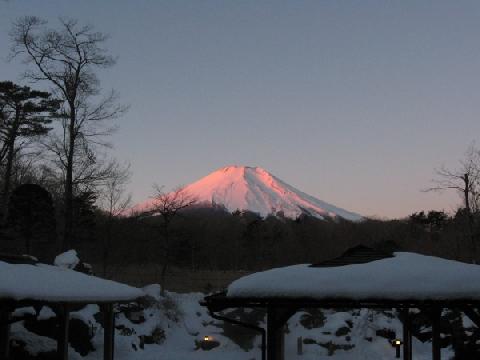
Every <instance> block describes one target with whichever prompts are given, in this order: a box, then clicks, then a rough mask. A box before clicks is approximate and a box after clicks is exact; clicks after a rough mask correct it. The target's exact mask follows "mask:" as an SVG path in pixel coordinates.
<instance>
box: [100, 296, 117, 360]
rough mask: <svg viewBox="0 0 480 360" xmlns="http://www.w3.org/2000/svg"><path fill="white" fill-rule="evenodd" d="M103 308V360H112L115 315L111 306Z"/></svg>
mask: <svg viewBox="0 0 480 360" xmlns="http://www.w3.org/2000/svg"><path fill="white" fill-rule="evenodd" d="M102 308H103V324H104V325H103V342H104V345H103V346H104V347H103V359H104V360H113V352H114V337H115V315H114V312H113V304H105V305H103V306H102Z"/></svg>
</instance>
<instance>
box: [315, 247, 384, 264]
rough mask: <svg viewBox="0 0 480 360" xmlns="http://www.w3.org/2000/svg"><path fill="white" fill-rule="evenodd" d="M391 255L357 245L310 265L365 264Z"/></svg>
mask: <svg viewBox="0 0 480 360" xmlns="http://www.w3.org/2000/svg"><path fill="white" fill-rule="evenodd" d="M391 257H393V254H391V253H387V252H383V251H379V250H375V249H372V248H370V247H367V246H365V245H358V246H355V247H353V248H350V249H348V250H347V251H345V252H344V253H343V254H342V255H340V256H339V257H336V258H334V259H330V260H326V261H322V262H319V263H316V264H312V265H310V266H311V267H335V266H344V265H352V264H366V263H369V262H371V261H375V260H381V259H386V258H391Z"/></svg>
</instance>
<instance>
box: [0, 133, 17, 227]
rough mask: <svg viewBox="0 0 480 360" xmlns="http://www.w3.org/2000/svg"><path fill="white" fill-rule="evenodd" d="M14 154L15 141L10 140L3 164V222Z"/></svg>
mask: <svg viewBox="0 0 480 360" xmlns="http://www.w3.org/2000/svg"><path fill="white" fill-rule="evenodd" d="M14 155H15V142H14V140H11V141H10V142H9V144H8V151H7V163H6V165H5V177H4V183H3V190H2V202H3V204H2V205H3V209H2V210H3V222H4V223H5V221H6V220H7V209H8V194H9V192H10V184H11V178H12V167H13V157H14Z"/></svg>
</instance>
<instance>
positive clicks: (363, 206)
mask: <svg viewBox="0 0 480 360" xmlns="http://www.w3.org/2000/svg"><path fill="white" fill-rule="evenodd" d="M23 15H37V16H40V17H44V18H46V19H49V20H51V21H52V22H53V23H52V24H54V21H55V19H56V18H57V17H58V16H69V17H75V18H78V19H79V20H80V21H81V22H86V23H90V24H92V25H94V26H95V28H96V29H97V30H99V31H102V32H106V33H108V34H110V35H111V38H110V40H109V41H108V44H107V46H108V48H109V49H110V51H111V53H112V54H114V55H116V56H118V63H117V65H116V66H115V67H114V68H112V69H109V70H106V71H102V73H101V79H102V85H103V88H104V89H106V90H108V89H110V88H115V89H117V90H118V91H119V92H120V94H121V98H122V100H123V102H124V103H127V104H130V105H131V108H130V111H129V113H128V114H127V115H126V116H125V117H124V118H122V119H121V120H120V121H119V125H120V130H119V131H118V133H117V134H116V135H115V136H114V137H113V142H114V144H115V148H114V150H113V151H114V154H115V156H116V157H117V158H119V159H120V160H126V161H129V162H130V163H131V164H132V170H133V173H134V176H133V179H132V183H131V185H130V188H131V191H132V193H133V195H134V199H135V200H138V201H140V200H144V199H145V198H146V197H148V196H149V195H150V194H151V192H152V187H151V186H152V184H153V183H158V184H163V185H165V186H166V188H172V187H175V186H177V185H181V184H188V183H190V182H192V181H194V180H197V179H198V178H200V177H202V176H204V175H207V174H208V173H209V172H211V171H213V170H215V169H217V168H219V167H222V166H226V165H231V164H237V165H250V166H261V167H264V168H265V169H267V170H269V171H270V172H272V173H273V174H274V175H277V176H278V177H279V178H281V179H283V180H284V181H286V182H287V183H290V184H291V185H293V186H295V187H297V188H299V189H301V190H302V191H304V192H307V193H309V194H311V195H313V196H316V197H318V198H320V199H322V200H325V201H328V202H331V203H333V204H335V205H337V206H340V207H344V208H346V209H348V210H351V211H356V212H358V213H360V214H362V215H377V216H382V217H398V216H406V215H408V214H410V213H412V212H414V211H419V210H422V209H425V210H426V209H445V210H447V211H450V210H452V209H453V208H454V207H455V206H456V205H457V204H458V203H459V200H458V198H457V196H456V195H455V194H444V195H439V194H435V193H428V194H426V193H423V192H421V190H422V189H424V188H426V187H428V186H429V185H430V180H431V179H432V178H433V177H434V168H435V167H439V166H440V165H442V164H445V165H446V166H451V167H454V166H455V165H456V164H457V161H458V160H459V159H460V158H462V156H463V153H464V151H465V150H466V148H467V147H468V145H469V144H470V143H471V142H472V141H474V140H479V137H480V81H479V80H480V40H479V39H480V36H479V35H480V2H479V1H477V0H472V1H439V0H435V1H433V0H432V1H418V0H402V1H399V0H398V1H392V0H385V1H370V0H362V1H333V0H331V1H320V0H315V1H299V0H295V1H294V0H292V1H280V0H276V1H257V0H255V1H253V0H252V1H250V0H241V1H228V0H221V1H220V0H219V1H211V0H191V1H181V0H180V1H145V0H135V1H133V0H131V1H126V0H103V1H94V0H82V1H70V0H55V1H54V0H41V1H40V0H10V1H1V0H0V57H1V60H0V79H10V80H14V81H18V80H19V77H18V75H19V74H20V73H21V71H22V70H23V69H24V67H23V65H22V64H21V63H18V62H16V63H7V62H6V61H4V59H5V58H6V55H7V53H8V49H9V39H8V31H9V29H10V26H11V22H12V21H13V20H14V19H15V18H17V17H19V16H23Z"/></svg>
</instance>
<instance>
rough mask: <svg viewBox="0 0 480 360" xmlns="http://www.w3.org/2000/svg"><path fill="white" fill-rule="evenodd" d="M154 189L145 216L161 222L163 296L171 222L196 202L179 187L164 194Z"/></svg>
mask: <svg viewBox="0 0 480 360" xmlns="http://www.w3.org/2000/svg"><path fill="white" fill-rule="evenodd" d="M154 189H155V195H154V197H153V202H152V205H151V207H150V209H149V210H148V211H147V214H148V215H150V216H159V218H160V220H161V223H160V226H159V230H160V237H161V241H162V246H161V250H162V270H161V274H160V283H161V287H162V290H161V291H162V295H164V294H165V287H166V275H167V271H168V267H169V266H170V261H171V259H170V257H171V254H170V246H171V240H172V232H171V227H172V221H173V220H174V219H175V217H177V216H178V214H179V212H180V211H181V210H183V209H185V208H188V207H190V206H192V205H194V204H195V203H196V202H197V200H196V199H195V198H194V197H193V196H192V195H190V194H189V193H187V192H186V191H185V189H184V188H181V187H179V188H177V189H175V190H174V191H171V192H164V191H163V188H162V187H159V186H157V185H155V186H154Z"/></svg>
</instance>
